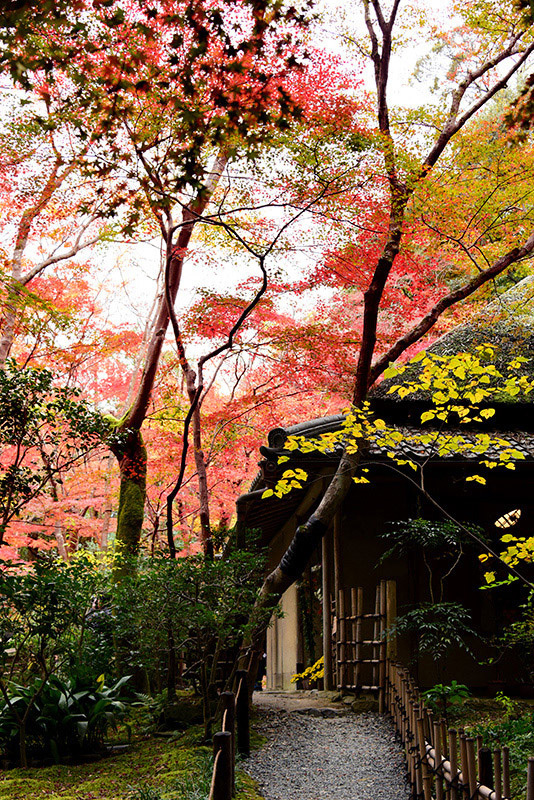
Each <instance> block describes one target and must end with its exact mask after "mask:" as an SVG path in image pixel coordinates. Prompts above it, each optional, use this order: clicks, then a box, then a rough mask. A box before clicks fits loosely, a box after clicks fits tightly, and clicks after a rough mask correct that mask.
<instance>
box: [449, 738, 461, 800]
mask: <svg viewBox="0 0 534 800" xmlns="http://www.w3.org/2000/svg"><path fill="white" fill-rule="evenodd" d="M448 739H449V761H450V765H451V779H450V791H449V796H450V800H459V798H458V771H459V770H458V734H457V732H456V731H455V730H454V728H451V729H450V730H449V731H448Z"/></svg>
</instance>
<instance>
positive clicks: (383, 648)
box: [378, 580, 387, 714]
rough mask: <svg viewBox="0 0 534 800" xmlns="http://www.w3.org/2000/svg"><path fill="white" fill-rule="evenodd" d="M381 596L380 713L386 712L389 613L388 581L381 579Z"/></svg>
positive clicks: (379, 648)
mask: <svg viewBox="0 0 534 800" xmlns="http://www.w3.org/2000/svg"><path fill="white" fill-rule="evenodd" d="M379 596H380V612H379V613H380V619H379V623H378V633H379V636H378V638H379V639H380V644H379V645H378V654H379V655H378V658H379V665H378V686H379V687H380V688H379V689H378V713H379V714H383V713H384V692H385V689H386V638H385V632H386V614H387V606H386V581H384V580H382V581H380V585H379Z"/></svg>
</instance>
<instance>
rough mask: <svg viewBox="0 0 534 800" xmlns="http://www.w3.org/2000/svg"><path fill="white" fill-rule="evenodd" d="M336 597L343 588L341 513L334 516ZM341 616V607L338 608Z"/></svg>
mask: <svg viewBox="0 0 534 800" xmlns="http://www.w3.org/2000/svg"><path fill="white" fill-rule="evenodd" d="M333 538H334V597H335V598H337V597H338V596H339V590H340V588H341V515H340V514H339V511H338V512H337V514H336V515H335V516H334V537H333ZM338 616H339V609H338Z"/></svg>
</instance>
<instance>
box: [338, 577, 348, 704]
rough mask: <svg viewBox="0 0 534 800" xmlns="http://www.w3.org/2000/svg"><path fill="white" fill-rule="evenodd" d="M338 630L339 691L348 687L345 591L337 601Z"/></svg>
mask: <svg viewBox="0 0 534 800" xmlns="http://www.w3.org/2000/svg"><path fill="white" fill-rule="evenodd" d="M337 612H338V617H337V630H338V636H339V641H338V649H337V657H338V662H339V667H338V676H339V685H338V689H343V688H344V687H345V686H346V685H347V664H346V658H347V648H346V645H345V642H346V641H347V622H346V619H345V592H344V590H343V589H340V590H339V592H338V600H337Z"/></svg>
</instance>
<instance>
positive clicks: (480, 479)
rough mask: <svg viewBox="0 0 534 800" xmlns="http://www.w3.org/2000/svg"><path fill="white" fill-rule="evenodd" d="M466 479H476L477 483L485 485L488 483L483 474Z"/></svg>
mask: <svg viewBox="0 0 534 800" xmlns="http://www.w3.org/2000/svg"><path fill="white" fill-rule="evenodd" d="M466 481H476V482H477V483H481V484H482V485H484V484H485V483H486V479H485V478H483V477H482V475H471V477H469V478H466Z"/></svg>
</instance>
